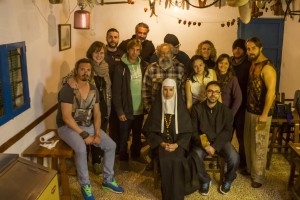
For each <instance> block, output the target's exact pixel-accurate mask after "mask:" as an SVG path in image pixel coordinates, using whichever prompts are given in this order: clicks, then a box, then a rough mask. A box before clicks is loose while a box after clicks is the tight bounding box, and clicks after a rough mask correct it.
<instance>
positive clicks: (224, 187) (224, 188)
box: [220, 181, 231, 194]
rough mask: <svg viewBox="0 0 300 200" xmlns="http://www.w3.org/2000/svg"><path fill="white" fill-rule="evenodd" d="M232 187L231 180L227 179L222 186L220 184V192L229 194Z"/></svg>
mask: <svg viewBox="0 0 300 200" xmlns="http://www.w3.org/2000/svg"><path fill="white" fill-rule="evenodd" d="M230 187H231V181H225V182H224V183H223V184H222V185H221V186H220V192H221V193H222V194H227V193H228V192H229V191H230Z"/></svg>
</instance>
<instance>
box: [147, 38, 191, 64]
mask: <svg viewBox="0 0 300 200" xmlns="http://www.w3.org/2000/svg"><path fill="white" fill-rule="evenodd" d="M164 43H169V44H172V45H173V47H174V49H175V52H174V57H173V59H177V60H178V61H179V62H181V63H182V64H184V66H185V68H186V70H187V68H188V63H189V61H190V57H189V56H188V55H187V54H186V53H185V52H183V51H181V50H180V49H179V48H180V46H181V44H180V43H179V40H178V38H177V37H176V35H174V34H170V33H168V34H167V35H166V36H165V38H164ZM157 60H158V56H157V54H156V53H154V54H153V56H152V57H151V60H150V63H153V62H157Z"/></svg>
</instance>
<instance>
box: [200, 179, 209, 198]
mask: <svg viewBox="0 0 300 200" xmlns="http://www.w3.org/2000/svg"><path fill="white" fill-rule="evenodd" d="M210 185H211V181H209V182H207V183H202V185H201V187H200V190H199V191H200V194H202V195H203V196H206V195H208V193H209V188H210Z"/></svg>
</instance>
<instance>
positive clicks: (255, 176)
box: [244, 111, 272, 184]
mask: <svg viewBox="0 0 300 200" xmlns="http://www.w3.org/2000/svg"><path fill="white" fill-rule="evenodd" d="M258 117H259V115H256V114H252V113H249V112H247V111H246V115H245V127H244V145H245V155H246V163H247V171H248V172H250V173H251V178H252V180H253V181H255V182H257V183H261V184H263V183H264V181H265V171H266V164H267V153H268V144H269V134H270V126H271V120H272V116H269V117H268V119H267V122H266V123H262V124H259V123H258Z"/></svg>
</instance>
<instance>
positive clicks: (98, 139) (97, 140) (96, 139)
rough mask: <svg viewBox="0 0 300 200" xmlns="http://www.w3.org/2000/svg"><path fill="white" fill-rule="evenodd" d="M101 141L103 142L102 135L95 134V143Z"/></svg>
mask: <svg viewBox="0 0 300 200" xmlns="http://www.w3.org/2000/svg"><path fill="white" fill-rule="evenodd" d="M100 142H101V136H100V135H95V136H94V141H93V144H100Z"/></svg>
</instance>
